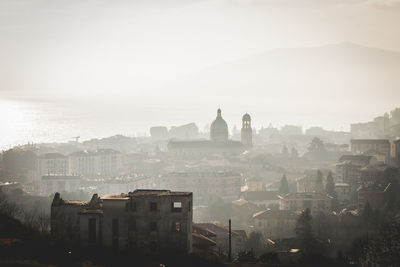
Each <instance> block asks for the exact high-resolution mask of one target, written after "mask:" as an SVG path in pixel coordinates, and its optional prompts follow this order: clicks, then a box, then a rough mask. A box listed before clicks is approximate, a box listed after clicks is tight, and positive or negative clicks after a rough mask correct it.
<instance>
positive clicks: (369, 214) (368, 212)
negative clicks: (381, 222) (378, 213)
mask: <svg viewBox="0 0 400 267" xmlns="http://www.w3.org/2000/svg"><path fill="white" fill-rule="evenodd" d="M373 216H374V211H373V210H372V208H371V205H370V204H369V202H367V204H365V206H364V210H363V213H362V217H363V222H364V224H365V225H366V226H367V227H368V228H369V227H370V226H371V223H372V221H373Z"/></svg>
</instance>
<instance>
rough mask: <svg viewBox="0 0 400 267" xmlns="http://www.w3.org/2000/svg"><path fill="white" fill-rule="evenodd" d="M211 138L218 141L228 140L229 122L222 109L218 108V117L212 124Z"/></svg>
mask: <svg viewBox="0 0 400 267" xmlns="http://www.w3.org/2000/svg"><path fill="white" fill-rule="evenodd" d="M210 139H211V140H212V141H217V142H225V141H228V124H227V123H226V121H225V120H224V119H223V118H222V116H221V109H218V111H217V118H215V120H214V121H213V122H212V124H211V128H210Z"/></svg>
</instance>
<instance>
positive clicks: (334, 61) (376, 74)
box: [166, 43, 400, 100]
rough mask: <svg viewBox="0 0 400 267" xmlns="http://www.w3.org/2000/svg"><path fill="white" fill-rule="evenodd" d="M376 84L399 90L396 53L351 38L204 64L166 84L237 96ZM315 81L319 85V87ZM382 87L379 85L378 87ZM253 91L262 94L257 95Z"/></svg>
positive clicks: (182, 90)
mask: <svg viewBox="0 0 400 267" xmlns="http://www.w3.org/2000/svg"><path fill="white" fill-rule="evenodd" d="M374 86H376V87H375V89H377V90H380V92H381V93H382V92H384V93H387V94H388V96H390V97H397V99H399V100H400V94H399V92H397V91H400V90H395V89H396V88H400V53H399V52H395V51H389V50H384V49H379V48H370V47H365V46H361V45H357V44H353V43H340V44H331V45H324V46H320V47H310V48H281V49H274V50H271V51H268V52H266V53H263V54H258V55H254V56H251V57H248V58H245V59H241V60H235V61H231V62H226V63H222V64H218V65H214V66H211V67H209V68H206V69H203V70H202V71H200V72H198V73H195V74H193V75H188V76H186V77H185V78H183V79H181V80H178V81H176V82H174V83H171V84H169V85H168V86H166V87H167V88H168V90H172V91H174V92H180V93H182V94H184V95H187V94H188V95H190V94H192V93H193V92H196V91H197V90H198V92H201V93H208V92H210V93H211V92H212V93H213V94H214V95H215V94H217V95H221V96H228V95H230V96H241V95H242V93H243V90H245V91H246V93H262V92H265V91H268V92H269V94H270V95H273V96H277V95H279V94H276V93H277V92H275V91H274V88H276V90H278V91H279V92H282V90H283V92H288V93H290V91H291V90H293V89H301V90H304V92H308V93H315V92H319V91H320V90H324V91H325V92H327V91H329V90H335V91H336V93H338V92H346V93H349V92H357V94H358V93H360V92H361V91H360V90H362V91H363V92H364V93H365V89H373V88H374ZM317 87H318V88H317ZM382 90H383V91H382ZM257 97H263V95H262V94H261V95H258V96H257Z"/></svg>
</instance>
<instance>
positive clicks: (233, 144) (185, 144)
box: [168, 140, 244, 149]
mask: <svg viewBox="0 0 400 267" xmlns="http://www.w3.org/2000/svg"><path fill="white" fill-rule="evenodd" d="M168 147H169V148H211V149H212V148H244V146H243V144H242V143H241V142H240V141H233V140H228V141H226V142H214V141H210V140H195V141H173V140H171V141H169V143H168Z"/></svg>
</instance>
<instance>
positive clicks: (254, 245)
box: [246, 232, 264, 255]
mask: <svg viewBox="0 0 400 267" xmlns="http://www.w3.org/2000/svg"><path fill="white" fill-rule="evenodd" d="M246 249H248V250H251V251H253V252H254V254H255V255H260V254H261V253H262V250H263V249H264V242H263V237H262V235H261V233H259V232H251V233H250V235H249V238H248V239H247V242H246Z"/></svg>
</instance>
